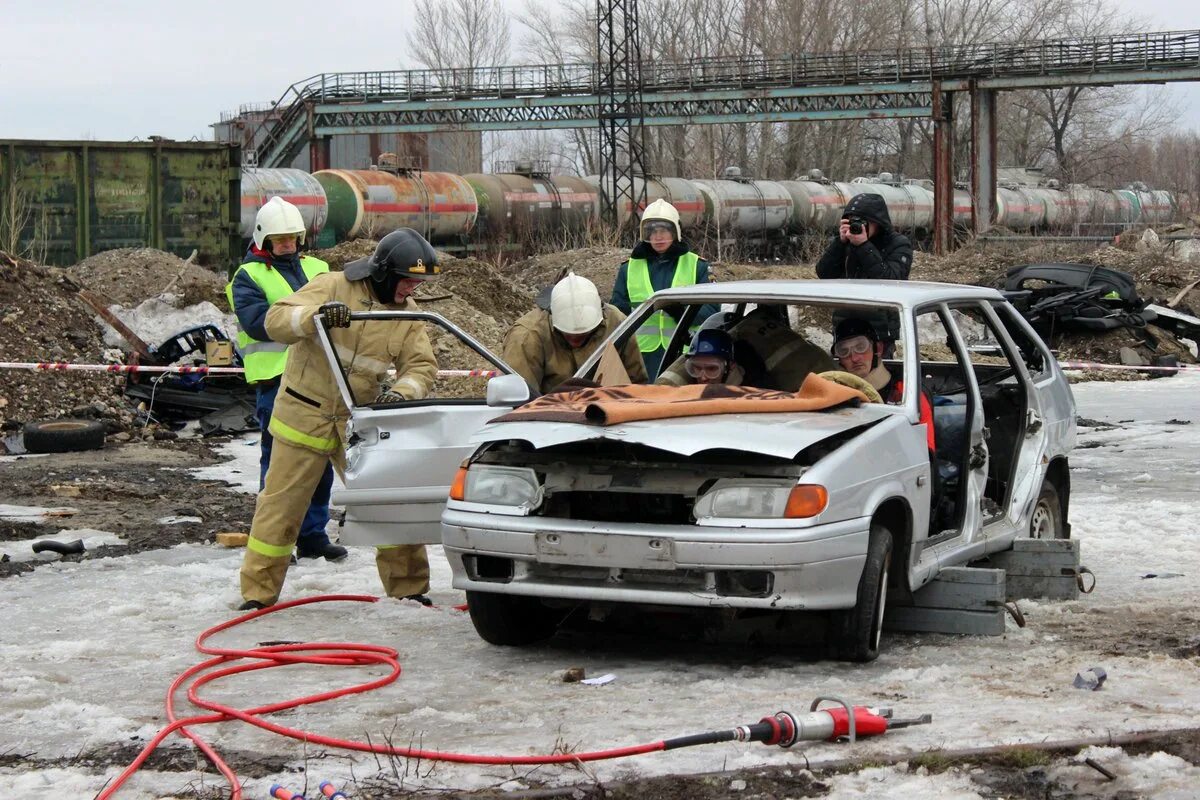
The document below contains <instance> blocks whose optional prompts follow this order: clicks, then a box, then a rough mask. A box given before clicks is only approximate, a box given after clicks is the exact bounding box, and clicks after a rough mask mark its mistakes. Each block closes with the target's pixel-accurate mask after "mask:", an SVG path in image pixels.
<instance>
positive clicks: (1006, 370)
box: [950, 304, 1029, 517]
mask: <svg viewBox="0 0 1200 800" xmlns="http://www.w3.org/2000/svg"><path fill="white" fill-rule="evenodd" d="M950 316H951V319H952V320H953V323H954V326H955V327H956V328H957V329H958V332H959V334H960V335H961V336H962V338H963V341H964V343H965V344H966V347H967V356H968V359H969V361H970V365H971V369H972V371H973V372H974V373H975V382H976V384H977V385H978V386H979V395H980V400H981V402H982V404H983V424H984V426H985V428H986V430H987V432H988V436H987V441H988V473H987V484H986V488H985V490H984V497H983V505H984V512H985V514H984V515H985V517H988V516H995V515H998V514H1000V513H1001V510H1002V509H1004V508H1006V507H1007V504H1008V500H1009V492H1010V490H1011V487H1012V484H1013V477H1014V475H1013V470H1014V469H1015V467H1016V463H1017V454H1018V453H1017V451H1018V449H1019V448H1020V446H1021V442H1022V441H1023V438H1024V433H1025V421H1026V418H1027V413H1026V412H1027V409H1028V407H1029V397H1028V394H1027V391H1026V387H1025V384H1024V382H1023V378H1022V374H1021V369H1020V366H1019V363H1020V362H1019V361H1018V360H1017V359H1018V358H1019V357H1018V356H1016V354H1015V353H1014V352H1012V348H1011V346H1010V345H1008V344H1006V342H1005V337H1004V335H1003V334H1001V333H1000V332H998V331H997V330H996V329H995V328H994V327H993V324H992V321H991V319H990V318H989V317H988V315H987V314H986V312H985V311H984V310H983V308H982V307H981V306H978V305H976V304H963V305H957V306H955V307H954V308H952V309H951V311H950Z"/></svg>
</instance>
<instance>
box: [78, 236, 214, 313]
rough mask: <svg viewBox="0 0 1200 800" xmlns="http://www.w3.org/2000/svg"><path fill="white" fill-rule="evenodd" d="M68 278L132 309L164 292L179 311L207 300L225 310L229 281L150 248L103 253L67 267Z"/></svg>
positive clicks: (171, 254) (198, 266)
mask: <svg viewBox="0 0 1200 800" xmlns="http://www.w3.org/2000/svg"><path fill="white" fill-rule="evenodd" d="M70 270H71V276H72V277H73V278H74V279H75V280H76V281H78V282H79V283H80V284H82V285H83V287H84V288H85V289H91V290H92V291H95V292H99V293H100V294H102V295H104V296H105V297H106V298H108V299H109V300H111V301H112V302H114V303H117V304H119V305H122V306H126V307H132V306H136V305H138V304H139V303H141V302H142V301H143V300H147V299H149V298H151V297H157V296H158V295H161V294H163V293H164V292H170V293H171V294H172V295H174V297H175V300H174V304H175V306H176V307H178V308H184V307H186V306H190V305H195V304H196V303H200V302H203V301H205V300H207V301H208V302H210V303H213V304H214V305H216V306H217V307H218V308H225V307H226V306H227V305H228V303H227V301H226V299H225V284H226V282H227V281H228V279H227V278H226V277H225V276H224V275H219V274H217V273H216V272H213V271H212V270H210V269H206V268H205V267H202V266H200V265H198V264H189V263H188V262H187V261H185V260H184V259H182V258H180V257H179V256H177V255H175V254H174V253H167V252H164V251H162V250H154V249H152V248H149V247H126V248H122V249H119V250H106V251H104V252H103V253H97V254H96V255H94V256H90V257H88V258H85V259H84V260H83V261H80V262H79V263H78V264H76V265H75V266H73V267H71V268H70Z"/></svg>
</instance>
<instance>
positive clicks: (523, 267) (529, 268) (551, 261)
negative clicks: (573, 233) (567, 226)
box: [502, 247, 629, 300]
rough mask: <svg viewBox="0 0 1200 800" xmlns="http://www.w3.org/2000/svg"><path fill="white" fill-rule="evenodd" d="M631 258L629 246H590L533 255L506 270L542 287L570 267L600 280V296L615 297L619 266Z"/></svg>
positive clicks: (588, 277)
mask: <svg viewBox="0 0 1200 800" xmlns="http://www.w3.org/2000/svg"><path fill="white" fill-rule="evenodd" d="M627 258H629V250H628V248H619V247H586V248H582V249H579V250H565V251H561V252H558V253H544V254H542V255H538V256H532V257H530V258H526V259H523V260H521V261H516V262H514V263H512V264H509V265H508V266H506V267H504V268H503V269H502V271H503V274H505V275H508V276H511V277H513V278H514V279H515V280H517V281H520V282H522V283H525V284H528V285H529V286H532V287H534V288H535V289H541V288H543V287H545V286H549V285H550V284H551V283H553V282H554V280H555V279H556V278H557V277H558V276H559V274H560V273H562V272H563V271H564V270H567V269H570V270H571V271H573V272H574V273H575V274H576V275H581V276H583V277H584V278H587V279H588V280H590V281H591V282H592V283H594V284H596V288H597V289H598V290H599V291H600V297H601V298H603V299H605V300H607V299H608V298H609V297H612V289H613V282H614V281H615V280H616V277H617V270H618V268H620V266H621V262H622V261H625V260H626V259H627Z"/></svg>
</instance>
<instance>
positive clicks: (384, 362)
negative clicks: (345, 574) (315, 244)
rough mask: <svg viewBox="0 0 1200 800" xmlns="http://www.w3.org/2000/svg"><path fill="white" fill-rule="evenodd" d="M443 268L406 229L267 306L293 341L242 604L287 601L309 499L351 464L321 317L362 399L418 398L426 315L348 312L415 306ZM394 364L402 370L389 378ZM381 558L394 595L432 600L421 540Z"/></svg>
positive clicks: (423, 383)
mask: <svg viewBox="0 0 1200 800" xmlns="http://www.w3.org/2000/svg"><path fill="white" fill-rule="evenodd" d="M437 272H438V268H437V256H436V254H435V253H434V251H433V248H432V247H430V245H429V242H427V241H425V239H424V238H423V237H421V235H420V234H418V233H417V232H416V231H414V230H411V229H408V228H404V229H401V230H398V231H395V232H393V233H389V234H388V235H387V236H385V237H383V239H382V240H381V241H380V242H379V245H378V247H376V249H375V252H374V254H372V255H371V256H370V257H369V258H363V259H359V260H358V261H353V262H351V263H349V264H347V265H346V268H345V271H344V272H340V273H339V272H329V273H326V274H324V275H318V276H316V277H315V278H314V279H313V280H312V281H310V282H309V283H308V285H306V286H305V287H304V288H302V289H301V290H299V291H297V292H295V293H294V294H291V295H288V296H287V297H285V298H283V299H281V300H278V301H276V302H275V303H273V304H272V305H271V307H270V309H269V310H268V311H267V317H266V323H265V327H266V330H267V332H268V333H269V334H270V335H271V340H272V341H276V342H285V343H287V344H289V345H290V347H289V351H288V359H287V368H286V369H285V370H284V373H283V377H282V380H281V382H280V386H279V395H278V399H277V400H276V402H275V410H274V413H273V414H272V416H271V424H270V431H271V434H272V435H273V436H274V437H275V446H274V448H273V450H272V452H271V462H270V466H269V467H268V468H267V477H266V481H265V483H264V485H263V489H262V492H261V493H259V496H258V505H257V507H256V508H255V511H254V522H253V523H252V524H251V527H250V540H249V542H247V545H246V555H245V558H244V560H243V561H242V571H241V590H242V599H243V601H244V602H243V603H242V606H241V609H240V610H250V609H257V608H264V607H266V606H269V605H272V604H273V603H275V601H276V600H278V599H279V593H280V590H281V589H282V588H283V580H284V577H285V576H286V575H287V569H288V564H289V562H290V559H291V554H292V548H293V547H294V546H295V544H296V537H297V535H298V534H299V532H300V524H301V521H302V519H303V517H304V512H305V509H306V508H307V506H308V498H310V497H312V492H313V489H314V488H315V487H316V485H317V482H318V481H319V480H320V479H321V473H322V472H323V471H324V469H325V466H326V464H328V463H330V461H332V462H333V465H334V467H335V469H337V471H338V472H339V474H340V473H341V472H342V471H343V468H344V466H345V448H344V445H343V441H344V437H345V430H346V421H347V419H348V418H349V410H348V409H347V408H346V404H345V403H344V402H343V400H342V397H341V395H340V394H339V392H338V388H337V384H336V383H335V381H334V376H333V372H332V369H331V368H330V365H329V360H328V358H327V357H326V355H325V351H324V350H323V348H322V347H321V343H320V340H319V339H318V338H317V335H316V332H317V328H316V326H317V324H318V322H317V320H316V319H315V317H316V316H317V315H318V314H321V315H323V316H324V320H325V325H326V326H327V328H328V331H329V338H330V341H331V342H332V343H333V346H334V348H335V349H336V351H337V354H338V357H339V358H340V359H341V362H342V365H343V367H344V369H345V370H346V374H347V376H348V378H349V384H350V392H351V394H352V395H353V396H354V401H355V403H364V404H367V403H375V404H379V403H396V402H401V401H404V400H419V399H421V398H423V397H425V396H426V395H427V394H428V393H429V389H430V387H432V386H433V380H434V378H435V377H436V375H437V362H436V360H435V359H434V356H433V348H432V347H431V346H430V344H429V337H428V336H427V335H426V334H425V328H424V326H423V325H422V323H420V322H414V321H411V320H370V321H358V322H351V321H350V314H351V312H355V311H388V310H391V311H395V310H409V311H413V310H416V304H415V303H414V302H413V300H412V299H411V297H410V295H411V294H412V292H413V290H414V289H416V287H417V285H418V284H419V283H420V282H421V281H423V280H425V279H427V278H429V277H432V276H433V275H434V274H436V273H437ZM393 367H394V368H395V370H396V373H397V376H398V377H396V379H395V380H394V381H392V383H391V384H390V386H385V385H384V384H385V383H386V381H387V377H388V376H387V373H388V370H389V369H392V368H393ZM375 562H376V566H377V567H378V568H379V577H380V579H381V580H382V581H383V586H384V589H385V591H386V592H387V594H388V596H389V597H409V598H412V599H415V600H418V601H420V602H422V603H426V604H428V602H429V601H428V599H427V598H426V597H425V592H427V591H429V561H428V558H427V557H426V555H425V548H424V547H423V546H420V545H402V546H397V547H381V548H379V549H378V550H377V552H376V557H375Z"/></svg>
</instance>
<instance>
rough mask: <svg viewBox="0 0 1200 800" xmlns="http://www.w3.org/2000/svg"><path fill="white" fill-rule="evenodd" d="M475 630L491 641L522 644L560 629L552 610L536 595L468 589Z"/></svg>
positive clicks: (468, 605)
mask: <svg viewBox="0 0 1200 800" xmlns="http://www.w3.org/2000/svg"><path fill="white" fill-rule="evenodd" d="M467 611H468V613H470V615H471V622H472V624H474V625H475V632H476V633H478V634H479V638H481V639H483V640H484V641H485V642H487V643H488V644H498V645H510V646H516V647H520V646H521V645H526V644H533V643H534V642H540V641H543V640H544V639H549V638H550V637H551V636H553V635H554V631H555V630H556V629H557V628H558V621H557V620H556V619H555V618H554V615H553V614H552V613H551V611H550V609H548V608H546V606H545V605H543V604H542V601H540V600H538V599H537V598H536V597H521V596H519V595H511V594H495V593H493V592H467Z"/></svg>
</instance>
